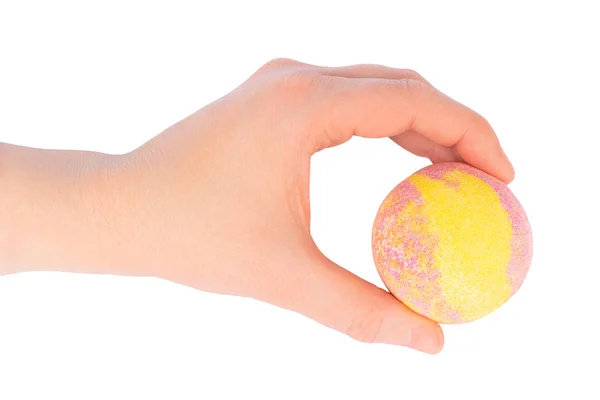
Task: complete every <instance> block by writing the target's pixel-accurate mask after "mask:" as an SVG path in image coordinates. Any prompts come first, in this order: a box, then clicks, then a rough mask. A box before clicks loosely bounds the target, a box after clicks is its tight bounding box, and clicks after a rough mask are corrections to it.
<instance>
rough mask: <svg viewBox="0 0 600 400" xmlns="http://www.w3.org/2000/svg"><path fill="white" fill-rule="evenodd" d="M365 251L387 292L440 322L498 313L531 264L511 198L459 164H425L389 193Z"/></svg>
mask: <svg viewBox="0 0 600 400" xmlns="http://www.w3.org/2000/svg"><path fill="white" fill-rule="evenodd" d="M372 246H373V257H374V261H375V264H376V266H377V270H378V272H379V275H380V276H381V278H382V280H383V282H384V283H385V285H386V287H387V288H388V289H389V290H390V292H391V293H392V294H393V295H394V296H396V297H397V298H398V299H399V300H400V301H402V302H403V303H404V304H406V305H407V306H408V307H409V308H411V309H412V310H414V311H415V312H417V313H419V314H422V315H424V316H426V317H428V318H430V319H432V320H434V321H437V322H440V323H461V322H468V321H473V320H476V319H479V318H481V317H483V316H485V315H487V314H489V313H491V312H492V311H494V310H496V309H497V308H499V307H500V306H501V305H502V304H504V303H505V302H506V301H508V299H509V298H510V297H511V296H512V295H514V294H515V293H516V292H517V290H518V289H519V288H520V287H521V285H522V283H523V281H524V279H525V277H526V275H527V272H528V270H529V266H530V264H531V259H532V235H531V228H530V225H529V221H528V219H527V216H526V214H525V211H524V210H523V207H522V206H521V204H520V203H519V201H518V200H517V198H516V197H515V196H514V195H513V193H512V192H511V191H510V189H509V188H508V187H507V186H506V185H505V184H504V183H503V182H501V181H500V180H498V179H496V178H494V177H492V176H490V175H488V174H486V173H484V172H482V171H480V170H478V169H476V168H474V167H471V166H469V165H467V164H463V163H441V164H434V165H431V166H429V167H426V168H423V169H422V170H420V171H418V172H416V173H415V174H413V175H411V176H410V177H409V178H407V179H406V180H404V181H403V182H402V183H400V184H399V185H398V186H396V187H395V188H394V189H393V190H392V192H391V193H390V194H389V195H388V196H387V197H386V198H385V200H384V201H383V203H382V205H381V207H380V208H379V211H378V213H377V217H376V218H375V222H374V226H373V241H372Z"/></svg>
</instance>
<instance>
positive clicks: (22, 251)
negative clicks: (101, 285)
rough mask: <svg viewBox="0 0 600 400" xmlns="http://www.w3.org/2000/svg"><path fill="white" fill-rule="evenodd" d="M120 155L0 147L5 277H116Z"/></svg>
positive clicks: (0, 264) (0, 260) (0, 253)
mask: <svg viewBox="0 0 600 400" xmlns="http://www.w3.org/2000/svg"><path fill="white" fill-rule="evenodd" d="M117 159H118V156H110V155H105V154H99V153H89V152H79V151H54V150H40V149H31V148H25V147H18V146H10V145H3V144H0V274H1V273H15V272H26V271H35V270H53V271H66V272H84V273H87V272H94V273H113V272H117V271H115V270H114V268H115V267H116V266H114V265H112V264H111V258H112V257H113V254H114V251H115V249H116V243H117V242H118V241H117V240H116V238H115V237H114V236H113V234H114V232H111V226H112V225H114V220H113V217H114V215H115V213H114V212H113V210H111V209H110V207H111V206H112V205H114V201H111V199H110V196H111V194H110V192H109V191H107V190H106V187H107V186H108V185H110V184H111V183H110V182H111V181H112V180H114V179H116V178H115V177H114V176H113V175H115V173H113V171H117V170H118V168H116V163H117Z"/></svg>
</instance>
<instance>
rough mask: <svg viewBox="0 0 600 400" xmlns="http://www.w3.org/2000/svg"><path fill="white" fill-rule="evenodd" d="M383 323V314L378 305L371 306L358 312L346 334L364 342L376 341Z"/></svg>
mask: <svg viewBox="0 0 600 400" xmlns="http://www.w3.org/2000/svg"><path fill="white" fill-rule="evenodd" d="M382 325H383V314H382V313H381V311H380V310H379V309H377V308H376V307H370V308H368V309H366V310H361V311H359V312H357V313H356V315H355V317H354V319H353V320H352V323H351V324H350V326H349V327H348V329H347V331H346V334H347V335H348V336H350V337H351V338H353V339H355V340H358V341H359V342H363V343H374V342H375V341H376V340H377V338H378V336H379V331H380V330H381V326H382Z"/></svg>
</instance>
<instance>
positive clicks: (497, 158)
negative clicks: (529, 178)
mask: <svg viewBox="0 0 600 400" xmlns="http://www.w3.org/2000/svg"><path fill="white" fill-rule="evenodd" d="M334 79H336V82H335V85H336V86H335V90H329V91H327V92H326V93H323V96H325V100H324V104H325V107H323V104H318V105H317V106H318V107H319V109H318V110H315V114H316V115H317V117H316V118H318V119H319V120H320V121H319V123H320V124H322V126H323V133H324V135H325V140H324V141H323V140H322V141H320V142H319V143H321V144H322V147H329V146H335V145H337V144H340V143H343V142H345V141H347V140H349V139H350V138H351V137H352V136H353V135H358V136H362V137H371V138H375V137H392V138H393V137H396V136H398V135H400V134H403V133H405V132H408V131H413V132H416V133H417V134H419V135H422V136H424V137H425V138H427V139H429V140H430V141H432V142H433V143H436V144H438V145H440V146H444V147H453V148H454V149H455V151H456V155H457V157H459V158H460V159H462V160H464V161H465V162H467V163H469V164H471V165H473V166H475V167H477V168H479V169H481V170H483V171H486V172H488V173H490V174H491V175H494V176H496V177H498V178H499V179H501V180H502V181H504V182H510V181H511V180H512V179H513V177H514V169H513V167H512V165H511V163H510V161H509V160H508V158H507V156H506V154H505V153H504V151H503V150H502V148H501V146H500V143H499V141H498V138H497V137H496V134H495V133H494V131H493V130H492V128H491V126H490V125H489V123H488V122H487V121H486V120H485V119H484V118H483V117H482V116H480V115H479V114H477V113H476V112H474V111H473V110H471V109H469V108H467V107H465V106H464V105H462V104H460V103H458V102H456V101H454V100H452V99H451V98H449V97H448V96H446V95H444V94H443V93H441V92H439V91H438V90H436V89H435V88H434V87H432V86H431V85H429V84H427V83H424V82H423V81H420V80H414V79H400V80H396V79H378V78H377V79H373V78H359V79H348V78H334Z"/></svg>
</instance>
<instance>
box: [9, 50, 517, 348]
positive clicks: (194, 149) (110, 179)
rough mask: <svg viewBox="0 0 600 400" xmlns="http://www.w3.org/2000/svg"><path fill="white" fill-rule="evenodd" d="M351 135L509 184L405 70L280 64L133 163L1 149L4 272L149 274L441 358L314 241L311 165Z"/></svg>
mask: <svg viewBox="0 0 600 400" xmlns="http://www.w3.org/2000/svg"><path fill="white" fill-rule="evenodd" d="M353 135H357V136H362V137H390V138H391V139H392V140H393V141H395V142H396V143H398V144H399V145H400V146H402V147H403V148H405V149H406V150H408V151H410V152H413V153H414V154H417V155H419V156H422V157H426V158H429V159H430V160H431V161H432V162H434V163H435V162H440V161H454V160H461V161H465V162H467V163H470V164H472V165H474V166H476V167H478V168H480V169H482V170H484V171H486V172H488V173H490V174H492V175H494V176H496V177H498V178H499V179H501V180H503V181H504V182H507V183H508V182H510V181H511V180H512V179H513V177H514V170H513V168H512V166H511V164H510V162H509V161H508V158H507V157H506V155H505V154H504V152H503V151H502V149H501V146H500V144H499V141H498V139H497V137H496V135H495V134H494V131H493V130H492V128H491V127H490V125H489V124H488V123H487V122H486V120H485V119H484V118H483V117H481V116H480V115H478V114H477V113H475V112H474V111H472V110H470V109H469V108H467V107H465V106H463V105H461V104H459V103H457V102H455V101H454V100H452V99H450V98H449V97H447V96H445V95H443V94H442V93H440V92H439V91H437V90H436V89H435V88H434V87H433V86H431V85H430V84H429V83H428V82H427V81H425V80H424V79H423V78H422V77H421V76H420V75H418V74H417V73H416V72H413V71H410V70H401V69H392V68H387V67H383V66H377V65H355V66H348V67H337V68H326V67H320V66H312V65H307V64H302V63H299V62H296V61H293V60H286V59H279V60H274V61H271V62H269V63H267V64H266V65H265V66H263V67H262V68H260V69H259V70H258V71H257V72H256V73H255V74H254V75H253V76H251V77H250V78H249V79H248V80H247V81H246V82H244V83H243V84H242V85H240V86H239V87H238V88H237V89H235V90H234V91H232V92H231V93H229V94H228V95H226V96H224V97H222V98H220V99H218V100H217V101H215V102H213V103H212V104H209V105H208V106H206V107H204V108H203V109H201V110H199V111H197V112H196V113H194V114H192V115H191V116H189V117H188V118H186V119H184V120H182V121H180V122H178V123H177V124H175V125H173V126H172V127H170V128H169V129H167V130H166V131H164V132H163V133H161V134H160V135H158V136H157V137H155V138H154V139H152V140H151V141H149V142H148V143H146V144H144V145H143V146H141V147H140V148H138V149H136V150H135V151H133V152H131V153H127V154H122V155H108V154H100V153H89V152H79V151H50V150H40V149H33V148H25V147H18V146H12V145H8V144H0V193H1V196H0V274H9V273H18V272H24V271H35V270H53V271H67V272H79V273H97V274H117V275H130V276H154V277H158V278H162V279H167V280H170V281H173V282H177V283H180V284H183V285H187V286H191V287H194V288H197V289H199V290H203V291H208V292H214V293H224V294H230V295H236V296H244V297H251V298H255V299H258V300H261V301H264V302H268V303H271V304H273V305H276V306H279V307H282V308H286V309H289V310H292V311H295V312H298V313H301V314H303V315H305V316H307V317H309V318H312V319H314V320H315V321H317V322H319V323H321V324H323V325H325V326H328V327H330V328H333V329H336V330H338V331H340V332H342V333H345V334H347V335H350V336H351V337H352V338H354V339H357V340H359V341H363V342H379V343H388V344H396V345H402V346H408V347H411V348H414V349H417V350H419V351H423V352H426V353H438V352H439V351H440V350H441V349H442V347H443V334H442V330H441V328H440V326H439V325H437V324H436V323H434V322H432V321H430V320H428V319H426V318H424V317H422V316H419V315H417V314H415V313H414V312H412V311H410V310H409V309H407V308H406V307H405V306H404V305H403V304H402V303H400V302H399V301H397V300H396V299H395V298H394V297H393V296H392V295H390V294H389V293H388V292H386V291H384V290H381V289H379V288H378V287H376V286H374V285H372V284H370V283H368V282H366V281H364V280H362V279H360V278H358V277H357V276H355V275H353V274H352V273H350V272H348V271H347V270H345V269H344V268H342V267H340V266H338V265H336V264H335V263H333V262H332V261H331V260H329V259H328V258H327V257H326V256H325V255H323V254H322V253H321V251H319V249H318V247H317V246H316V245H315V243H314V241H313V239H312V238H311V235H310V204H309V192H308V189H309V166H310V157H311V155H312V154H314V153H316V152H318V151H320V150H322V149H324V148H327V147H332V146H337V145H340V144H342V143H344V142H346V141H348V140H349V139H350V138H351V137H352V136H353Z"/></svg>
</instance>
